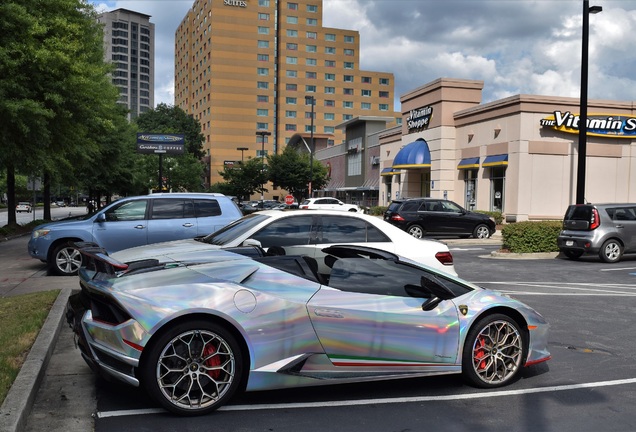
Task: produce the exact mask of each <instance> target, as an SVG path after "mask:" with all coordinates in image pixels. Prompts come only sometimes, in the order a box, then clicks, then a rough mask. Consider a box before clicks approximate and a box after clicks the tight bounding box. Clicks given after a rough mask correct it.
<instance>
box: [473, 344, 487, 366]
mask: <svg viewBox="0 0 636 432" xmlns="http://www.w3.org/2000/svg"><path fill="white" fill-rule="evenodd" d="M484 346H486V342H485V341H484V338H483V337H480V338H479V339H477V347H476V348H475V358H476V359H477V360H481V359H483V358H484V357H485V356H486V351H485V350H484ZM485 368H486V360H481V361H480V362H479V366H478V369H485Z"/></svg>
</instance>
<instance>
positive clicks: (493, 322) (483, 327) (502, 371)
mask: <svg viewBox="0 0 636 432" xmlns="http://www.w3.org/2000/svg"><path fill="white" fill-rule="evenodd" d="M525 357H526V344H525V335H524V333H523V332H522V330H521V328H520V327H519V324H518V323H517V322H516V321H515V320H513V319H512V318H510V317H509V316H506V315H503V314H494V315H490V316H487V317H484V318H482V319H481V320H479V321H478V322H477V323H476V324H475V325H474V326H473V327H472V328H471V330H470V331H469V332H468V336H467V337H466V343H465V344H464V350H463V360H462V372H463V373H464V377H465V378H466V380H467V381H468V382H469V383H470V384H472V385H474V386H477V387H482V388H493V387H499V386H502V385H505V384H507V383H508V382H510V381H511V380H512V379H513V378H514V377H515V376H517V374H518V373H519V371H520V369H521V366H522V365H523V362H524V359H525Z"/></svg>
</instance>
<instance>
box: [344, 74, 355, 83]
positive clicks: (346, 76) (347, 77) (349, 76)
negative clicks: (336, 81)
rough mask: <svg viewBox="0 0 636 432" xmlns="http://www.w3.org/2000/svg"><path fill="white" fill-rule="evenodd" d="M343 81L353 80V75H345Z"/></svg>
mask: <svg viewBox="0 0 636 432" xmlns="http://www.w3.org/2000/svg"><path fill="white" fill-rule="evenodd" d="M344 82H353V75H345V76H344Z"/></svg>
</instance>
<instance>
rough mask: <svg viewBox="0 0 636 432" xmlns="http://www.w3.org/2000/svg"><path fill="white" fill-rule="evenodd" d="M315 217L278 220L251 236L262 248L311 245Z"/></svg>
mask: <svg viewBox="0 0 636 432" xmlns="http://www.w3.org/2000/svg"><path fill="white" fill-rule="evenodd" d="M312 220H313V216H311V215H308V216H297V217H287V218H284V219H278V220H276V221H274V222H272V223H271V224H269V225H268V226H266V227H265V228H263V229H261V230H260V231H257V232H256V233H255V234H254V235H252V236H250V238H253V239H255V240H258V241H259V242H261V246H263V247H264V248H269V247H272V246H294V245H306V244H309V238H310V234H311V226H312Z"/></svg>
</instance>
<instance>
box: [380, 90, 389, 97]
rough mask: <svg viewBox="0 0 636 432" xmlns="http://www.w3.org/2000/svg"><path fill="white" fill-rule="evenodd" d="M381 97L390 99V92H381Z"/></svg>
mask: <svg viewBox="0 0 636 432" xmlns="http://www.w3.org/2000/svg"><path fill="white" fill-rule="evenodd" d="M380 97H381V98H388V97H389V92H388V91H381V92H380Z"/></svg>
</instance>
